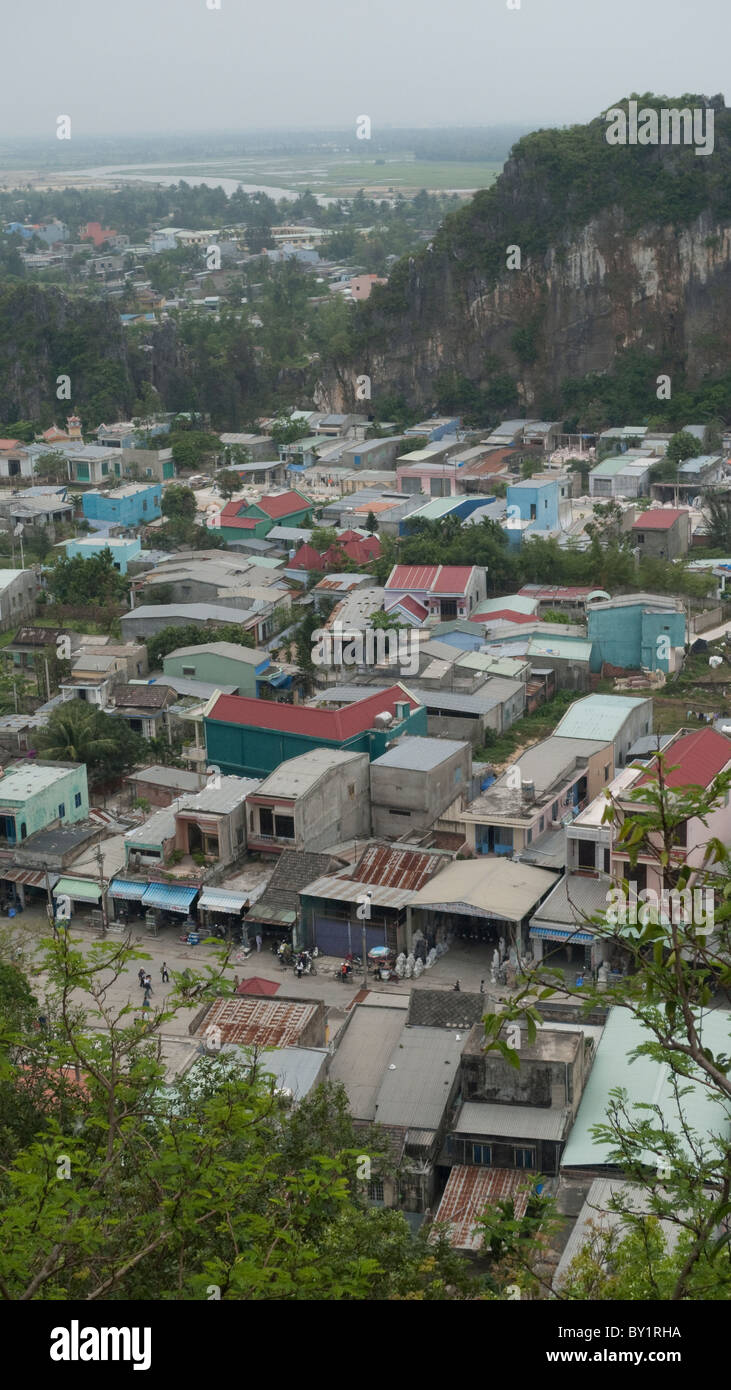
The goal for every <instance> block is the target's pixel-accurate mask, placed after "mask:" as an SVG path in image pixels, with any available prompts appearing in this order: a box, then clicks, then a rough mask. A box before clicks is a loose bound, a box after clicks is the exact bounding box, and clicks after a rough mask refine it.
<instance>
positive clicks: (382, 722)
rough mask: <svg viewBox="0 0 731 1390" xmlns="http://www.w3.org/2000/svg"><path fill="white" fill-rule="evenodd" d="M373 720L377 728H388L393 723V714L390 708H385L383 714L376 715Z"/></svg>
mask: <svg viewBox="0 0 731 1390" xmlns="http://www.w3.org/2000/svg"><path fill="white" fill-rule="evenodd" d="M373 722H374V724H375V725H376V726H377V728H379V729H387V728H388V726H389V724H393V715H392V714H391V712H390V711H389V710H387V709H385V710H383V711H382V713H381V714H377V715H376V717H375V719H374V721H373Z"/></svg>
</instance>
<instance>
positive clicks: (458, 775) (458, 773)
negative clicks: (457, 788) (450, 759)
mask: <svg viewBox="0 0 731 1390" xmlns="http://www.w3.org/2000/svg"><path fill="white" fill-rule="evenodd" d="M454 780H455V782H461V781H462V769H461V767H456V768H455V769H454Z"/></svg>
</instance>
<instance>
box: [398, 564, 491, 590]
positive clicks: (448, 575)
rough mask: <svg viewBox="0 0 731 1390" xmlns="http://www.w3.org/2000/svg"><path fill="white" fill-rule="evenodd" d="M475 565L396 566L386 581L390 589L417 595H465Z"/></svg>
mask: <svg viewBox="0 0 731 1390" xmlns="http://www.w3.org/2000/svg"><path fill="white" fill-rule="evenodd" d="M473 568H474V566H473V565H394V568H393V569H392V570H391V573H390V575H389V576H388V579H387V580H386V592H387V593H388V590H389V589H406V590H408V591H410V592H412V593H413V592H416V593H433V594H463V593H464V592H465V590H466V588H467V585H468V584H469V582H470V577H471V575H472V570H473Z"/></svg>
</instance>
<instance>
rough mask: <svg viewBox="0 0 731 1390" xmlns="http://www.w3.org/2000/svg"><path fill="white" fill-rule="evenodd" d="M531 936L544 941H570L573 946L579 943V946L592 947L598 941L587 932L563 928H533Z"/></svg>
mask: <svg viewBox="0 0 731 1390" xmlns="http://www.w3.org/2000/svg"><path fill="white" fill-rule="evenodd" d="M529 936H538V937H541V938H542V940H543V941H570V942H571V945H572V946H573V944H574V942H577V944H578V945H579V946H591V945H593V943H594V942H595V941H596V937H595V936H592V934H591V932H587V931H570V930H569V929H568V928H567V929H566V930H565V931H564V930H563V928H562V927H531V929H530V932H529Z"/></svg>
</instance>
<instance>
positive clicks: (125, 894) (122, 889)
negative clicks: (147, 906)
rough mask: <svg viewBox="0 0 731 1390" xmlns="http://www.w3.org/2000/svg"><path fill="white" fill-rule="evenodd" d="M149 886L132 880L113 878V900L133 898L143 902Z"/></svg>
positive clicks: (111, 887)
mask: <svg viewBox="0 0 731 1390" xmlns="http://www.w3.org/2000/svg"><path fill="white" fill-rule="evenodd" d="M147 886H148V885H147V884H146V883H140V882H135V880H134V879H131V878H113V879H112V882H111V883H110V885H109V892H110V894H111V896H112V897H113V898H133V899H135V900H137V901H138V902H141V900H142V898H143V897H144V894H145V892H146V890H147Z"/></svg>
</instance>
